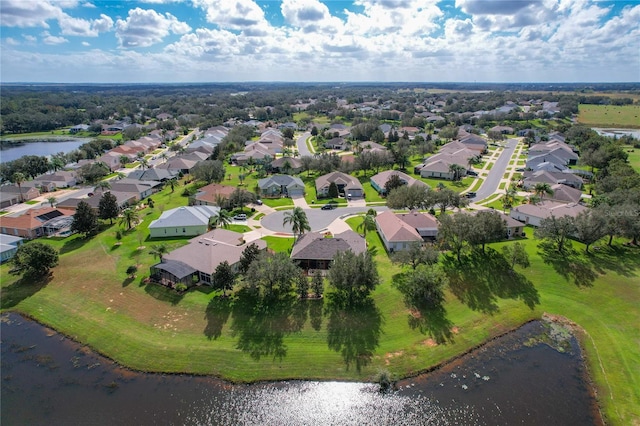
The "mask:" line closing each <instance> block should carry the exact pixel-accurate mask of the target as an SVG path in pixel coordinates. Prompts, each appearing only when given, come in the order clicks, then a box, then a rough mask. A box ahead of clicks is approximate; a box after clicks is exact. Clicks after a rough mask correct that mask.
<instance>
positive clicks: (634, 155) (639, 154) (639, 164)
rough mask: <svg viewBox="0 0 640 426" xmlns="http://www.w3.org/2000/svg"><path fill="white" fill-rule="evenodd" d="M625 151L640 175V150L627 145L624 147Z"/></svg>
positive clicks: (630, 162)
mask: <svg viewBox="0 0 640 426" xmlns="http://www.w3.org/2000/svg"><path fill="white" fill-rule="evenodd" d="M624 151H625V152H626V153H627V155H628V156H629V158H628V159H627V160H628V161H629V164H630V165H631V167H633V168H634V169H635V170H636V171H637V172H638V173H640V148H634V147H632V146H630V145H626V146H625V147H624Z"/></svg>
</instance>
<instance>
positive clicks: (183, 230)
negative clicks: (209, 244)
mask: <svg viewBox="0 0 640 426" xmlns="http://www.w3.org/2000/svg"><path fill="white" fill-rule="evenodd" d="M219 212H220V208H219V207H215V206H191V207H178V208H175V209H171V210H167V211H166V212H163V213H162V215H160V217H159V218H158V219H156V220H154V221H153V222H151V223H150V224H149V237H150V238H169V237H192V236H195V235H201V234H204V233H205V232H207V231H208V229H209V219H210V218H211V217H212V216H216V215H217V214H218V213H219Z"/></svg>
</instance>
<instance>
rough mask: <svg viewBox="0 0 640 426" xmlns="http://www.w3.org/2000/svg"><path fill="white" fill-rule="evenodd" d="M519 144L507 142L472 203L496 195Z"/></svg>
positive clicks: (513, 140) (510, 140)
mask: <svg viewBox="0 0 640 426" xmlns="http://www.w3.org/2000/svg"><path fill="white" fill-rule="evenodd" d="M518 142H519V140H518V139H509V140H508V141H507V145H506V147H505V149H504V151H502V153H500V157H498V159H497V160H496V162H495V163H494V165H493V167H492V168H491V170H489V174H488V175H487V178H486V179H485V180H484V182H482V185H481V186H480V189H478V191H476V194H477V195H476V196H475V197H473V198H472V199H471V201H472V202H476V201H480V200H484V199H485V198H487V197H490V196H491V195H493V194H495V193H496V191H497V190H498V187H499V186H500V181H501V180H502V176H504V174H505V172H506V171H507V166H508V165H509V160H511V156H512V155H513V153H514V151H515V150H516V146H518Z"/></svg>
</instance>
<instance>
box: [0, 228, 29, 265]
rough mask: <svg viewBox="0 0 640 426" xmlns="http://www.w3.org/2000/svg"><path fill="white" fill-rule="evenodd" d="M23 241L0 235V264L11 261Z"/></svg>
mask: <svg viewBox="0 0 640 426" xmlns="http://www.w3.org/2000/svg"><path fill="white" fill-rule="evenodd" d="M23 241H24V240H23V239H22V238H20V237H14V236H12V235H6V234H0V263H4V262H6V261H8V260H11V258H12V257H13V256H15V254H16V252H17V251H18V247H20V245H21V244H22V242H23Z"/></svg>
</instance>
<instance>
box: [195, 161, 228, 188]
mask: <svg viewBox="0 0 640 426" xmlns="http://www.w3.org/2000/svg"><path fill="white" fill-rule="evenodd" d="M191 174H193V176H194V177H195V178H196V179H198V180H201V181H204V182H206V183H212V182H217V183H219V182H222V180H223V179H224V177H225V175H226V169H225V167H224V163H223V162H222V161H220V160H206V161H200V162H199V163H198V164H196V165H195V167H194V168H193V170H192V171H191Z"/></svg>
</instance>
